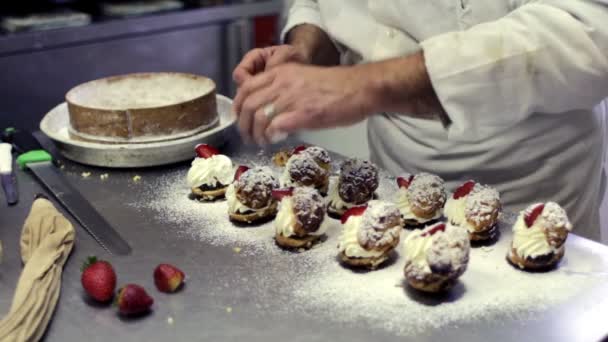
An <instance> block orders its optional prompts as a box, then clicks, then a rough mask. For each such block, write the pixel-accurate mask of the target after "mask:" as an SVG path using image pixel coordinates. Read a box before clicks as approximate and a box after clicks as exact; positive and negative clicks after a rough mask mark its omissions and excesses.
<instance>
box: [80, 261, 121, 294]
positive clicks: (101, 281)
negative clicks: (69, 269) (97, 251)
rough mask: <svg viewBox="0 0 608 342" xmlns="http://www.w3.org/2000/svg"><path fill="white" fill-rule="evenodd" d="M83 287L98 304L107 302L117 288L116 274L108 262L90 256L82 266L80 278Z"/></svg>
mask: <svg viewBox="0 0 608 342" xmlns="http://www.w3.org/2000/svg"><path fill="white" fill-rule="evenodd" d="M80 282H81V283H82V287H83V288H84V290H85V291H86V292H87V294H88V295H89V296H91V297H92V298H93V299H95V300H96V301H98V302H107V301H109V300H110V299H112V296H113V295H114V289H115V288H116V272H114V268H112V265H110V263H109V262H107V261H100V260H97V258H96V257H94V256H90V257H88V258H87V260H86V261H85V262H84V264H83V265H82V276H81V277H80Z"/></svg>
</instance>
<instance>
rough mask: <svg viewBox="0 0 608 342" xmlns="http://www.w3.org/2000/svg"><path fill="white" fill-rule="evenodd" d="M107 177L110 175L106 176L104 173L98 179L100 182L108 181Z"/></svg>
mask: <svg viewBox="0 0 608 342" xmlns="http://www.w3.org/2000/svg"><path fill="white" fill-rule="evenodd" d="M108 177H110V175H108V174H107V173H104V174H102V175H99V178H100V179H101V180H106V179H108Z"/></svg>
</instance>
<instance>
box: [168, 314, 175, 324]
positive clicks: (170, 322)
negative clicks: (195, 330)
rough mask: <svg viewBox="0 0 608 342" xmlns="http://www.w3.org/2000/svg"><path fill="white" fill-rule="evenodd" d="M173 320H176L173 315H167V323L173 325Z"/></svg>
mask: <svg viewBox="0 0 608 342" xmlns="http://www.w3.org/2000/svg"><path fill="white" fill-rule="evenodd" d="M173 322H174V320H173V317H171V316H169V317H167V323H168V324H169V325H173Z"/></svg>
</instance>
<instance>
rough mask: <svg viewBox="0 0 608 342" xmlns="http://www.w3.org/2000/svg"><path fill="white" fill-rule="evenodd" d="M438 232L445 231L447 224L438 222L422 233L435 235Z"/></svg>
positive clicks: (423, 234)
mask: <svg viewBox="0 0 608 342" xmlns="http://www.w3.org/2000/svg"><path fill="white" fill-rule="evenodd" d="M438 232H445V224H443V223H440V224H437V225H435V226H433V227H432V228H431V229H429V230H428V231H426V232H424V233H422V235H421V236H433V235H435V234H437V233H438Z"/></svg>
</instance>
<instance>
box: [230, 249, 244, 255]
mask: <svg viewBox="0 0 608 342" xmlns="http://www.w3.org/2000/svg"><path fill="white" fill-rule="evenodd" d="M232 250H233V251H234V253H236V254H239V253H241V251H242V250H243V249H242V248H241V247H234V248H233V249H232Z"/></svg>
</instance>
